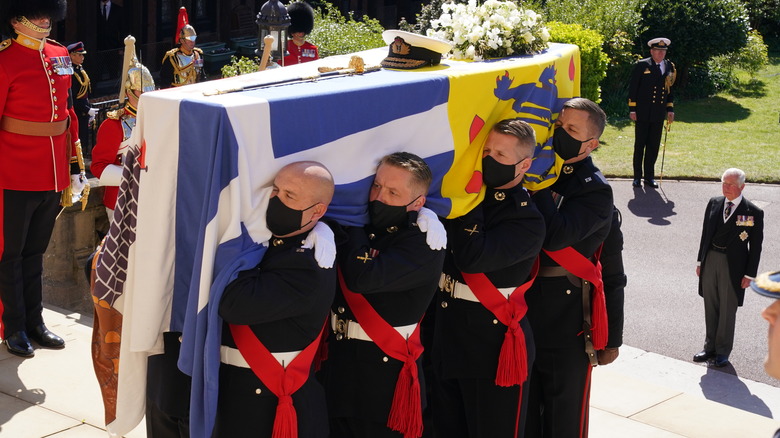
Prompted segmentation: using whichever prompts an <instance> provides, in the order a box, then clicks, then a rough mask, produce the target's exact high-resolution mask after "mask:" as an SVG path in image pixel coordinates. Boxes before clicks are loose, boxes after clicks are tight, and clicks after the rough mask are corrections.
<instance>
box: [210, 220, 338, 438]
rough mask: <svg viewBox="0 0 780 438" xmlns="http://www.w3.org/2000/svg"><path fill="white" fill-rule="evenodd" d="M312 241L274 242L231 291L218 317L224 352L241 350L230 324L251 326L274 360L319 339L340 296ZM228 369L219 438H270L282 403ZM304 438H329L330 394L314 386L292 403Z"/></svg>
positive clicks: (251, 377)
mask: <svg viewBox="0 0 780 438" xmlns="http://www.w3.org/2000/svg"><path fill="white" fill-rule="evenodd" d="M306 236H307V234H306V233H304V234H299V235H296V236H293V237H288V238H284V239H279V238H273V239H272V240H271V242H270V244H269V247H268V250H267V251H266V253H265V256H264V257H263V260H262V261H261V262H260V264H259V265H257V267H256V268H255V269H251V270H248V271H243V272H241V273H239V275H238V278H236V279H235V280H234V281H233V282H231V283H230V284H229V285H228V287H227V288H226V289H225V292H224V295H223V296H222V300H221V302H220V305H219V315H220V316H221V317H222V318H223V319H224V320H225V324H224V327H223V329H222V344H223V349H224V347H228V348H231V349H236V348H237V347H236V343H235V341H234V339H233V336H232V335H231V331H230V329H229V327H228V324H240V325H249V326H250V328H251V330H252V332H254V334H255V336H257V339H258V340H259V341H260V342H261V343H262V344H263V345H264V346H265V347H266V348H267V349H268V350H269V351H271V352H272V353H278V352H292V351H299V350H303V349H304V348H306V347H307V346H309V345H310V344H311V343H312V342H313V341H314V340H315V339H316V338H317V336H318V335H319V334H320V332H321V331H322V328H323V324H324V323H325V320H326V317H327V316H328V308H329V307H330V304H331V302H332V301H333V294H334V293H335V290H336V270H335V269H323V268H321V267H320V266H318V265H317V261H316V260H315V259H314V253H313V250H311V249H304V248H301V245H302V243H303V241H304V240H305V239H306ZM225 362H226V361H225V360H224V356H223V363H222V365H221V367H220V371H219V405H218V408H217V420H216V425H215V430H214V437H231V438H232V437H241V436H263V437H269V436H271V431H272V429H273V424H274V417H275V414H276V410H277V409H276V408H277V403H278V398H277V397H276V396H275V395H274V394H273V393H272V392H271V390H269V389H268V387H267V386H265V385H264V384H263V382H261V381H260V379H259V378H258V377H257V376H256V375H255V373H254V372H253V371H252V370H251V369H250V368H246V367H243V366H236V365H230V364H227V363H225ZM292 401H293V406H294V407H295V409H296V411H297V418H298V437H299V438H321V437H327V436H328V416H327V411H326V404H325V394H324V391H323V389H322V386H321V385H320V384H319V382H317V380H316V379H313V378H309V379H308V380H307V381H306V383H304V384H303V386H302V387H301V388H300V389H298V390H297V391H296V392H295V393H293V395H292Z"/></svg>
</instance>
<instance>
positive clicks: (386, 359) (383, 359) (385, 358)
mask: <svg viewBox="0 0 780 438" xmlns="http://www.w3.org/2000/svg"><path fill="white" fill-rule="evenodd" d="M389 360H390V359H388V358H387V356H385V357H383V358H382V362H387V361H389Z"/></svg>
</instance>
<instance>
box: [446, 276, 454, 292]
mask: <svg viewBox="0 0 780 438" xmlns="http://www.w3.org/2000/svg"><path fill="white" fill-rule="evenodd" d="M444 292H447V293H448V294H450V296H453V294H454V292H455V279H454V278H452V277H450V276H449V275H445V276H444Z"/></svg>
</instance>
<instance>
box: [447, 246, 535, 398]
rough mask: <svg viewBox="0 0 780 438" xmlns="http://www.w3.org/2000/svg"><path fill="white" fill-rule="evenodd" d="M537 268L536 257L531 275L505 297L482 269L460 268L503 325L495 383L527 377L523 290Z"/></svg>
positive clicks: (517, 382) (516, 381) (510, 383)
mask: <svg viewBox="0 0 780 438" xmlns="http://www.w3.org/2000/svg"><path fill="white" fill-rule="evenodd" d="M537 272H539V257H537V258H536V260H534V266H533V268H531V279H530V280H528V281H526V282H525V283H523V284H521V285H520V286H518V287H517V288H515V290H514V291H512V294H510V295H509V298H508V299H507V298H506V297H505V296H504V294H502V293H501V292H500V291H499V290H498V288H496V287H495V286H494V285H493V283H491V282H490V280H489V279H488V278H487V276H486V275H485V274H483V273H476V274H467V273H465V272H461V275H463V279H464V280H465V281H466V284H467V285H468V286H469V288H470V289H471V291H472V292H474V295H475V296H476V297H477V299H479V302H480V303H481V304H482V305H483V306H485V308H487V309H488V310H489V311H490V312H491V313H492V314H493V315H494V316H495V317H496V319H498V320H499V321H501V324H504V325H505V326H507V327H506V333H505V334H504V343H503V344H501V353H500V354H499V356H498V369H497V370H496V385H498V386H513V385H522V384H523V382H525V381H526V379H527V378H528V351H527V349H526V345H525V335H524V334H523V328H522V327H520V320H521V319H523V317H524V316H525V313H526V312H527V311H528V305H527V304H526V303H525V292H526V291H527V290H528V289H529V288H530V287H531V285H532V284H533V282H534V279H536V273H537Z"/></svg>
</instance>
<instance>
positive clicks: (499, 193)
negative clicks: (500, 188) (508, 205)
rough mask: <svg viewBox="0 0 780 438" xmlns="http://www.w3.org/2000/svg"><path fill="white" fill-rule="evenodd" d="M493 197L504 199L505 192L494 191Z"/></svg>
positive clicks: (498, 199)
mask: <svg viewBox="0 0 780 438" xmlns="http://www.w3.org/2000/svg"><path fill="white" fill-rule="evenodd" d="M493 197H494V198H496V201H503V200H504V199H506V193H504V192H496V193H494V194H493Z"/></svg>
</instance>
